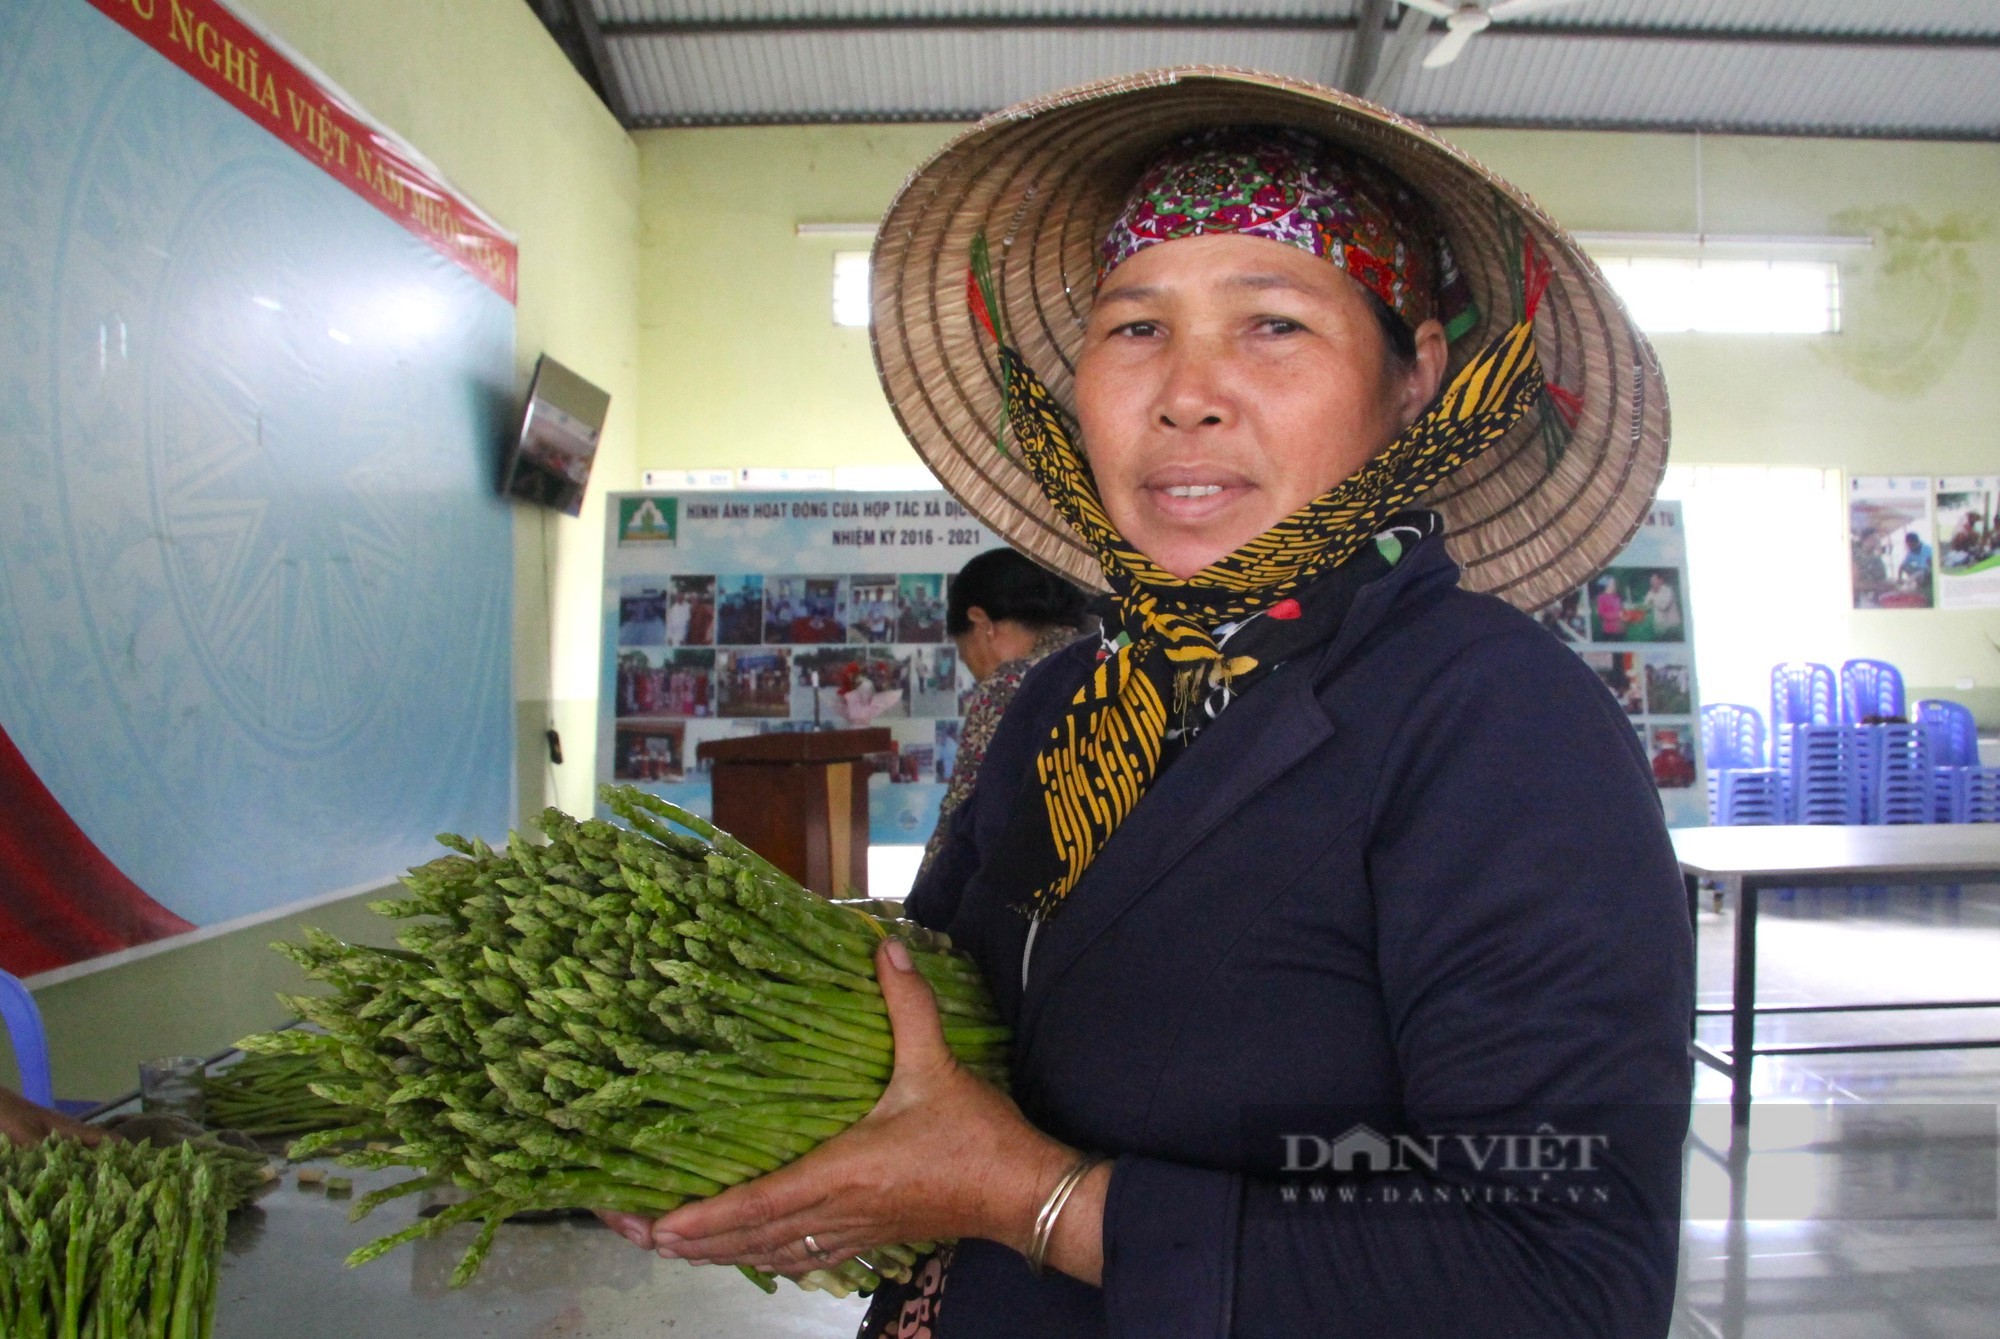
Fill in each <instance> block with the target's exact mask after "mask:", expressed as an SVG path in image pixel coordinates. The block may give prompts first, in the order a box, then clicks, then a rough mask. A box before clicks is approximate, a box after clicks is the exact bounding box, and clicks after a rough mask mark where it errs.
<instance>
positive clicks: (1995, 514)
mask: <svg viewBox="0 0 2000 1339" xmlns="http://www.w3.org/2000/svg"><path fill="white" fill-rule="evenodd" d="M1933 509H1934V511H1933V514H1934V517H1935V524H1936V526H1937V567H1938V575H1937V604H1938V608H1940V609H1990V608H1994V607H1996V606H2000V475H1990V474H1981V475H1960V476H1957V477H1953V478H1944V479H1939V480H1937V488H1936V493H1935V494H1934V501H1933Z"/></svg>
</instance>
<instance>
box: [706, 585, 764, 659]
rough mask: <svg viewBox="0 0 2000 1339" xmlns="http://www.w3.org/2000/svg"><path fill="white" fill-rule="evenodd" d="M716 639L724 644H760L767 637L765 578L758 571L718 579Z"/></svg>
mask: <svg viewBox="0 0 2000 1339" xmlns="http://www.w3.org/2000/svg"><path fill="white" fill-rule="evenodd" d="M715 587H716V606H717V607H716V614H715V640H716V641H717V642H718V643H719V644H721V645H723V646H757V645H759V644H761V643H762V642H763V640H764V578H763V577H762V576H759V575H756V574H754V573H753V574H744V575H738V576H719V577H717V578H716V579H715Z"/></svg>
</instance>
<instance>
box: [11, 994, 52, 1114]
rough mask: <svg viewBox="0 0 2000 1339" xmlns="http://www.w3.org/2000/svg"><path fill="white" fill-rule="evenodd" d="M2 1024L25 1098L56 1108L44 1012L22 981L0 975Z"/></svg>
mask: <svg viewBox="0 0 2000 1339" xmlns="http://www.w3.org/2000/svg"><path fill="white" fill-rule="evenodd" d="M0 1022H4V1023H5V1024H6V1025H7V1040H8V1041H10V1042H12V1043H13V1045H14V1064H15V1067H16V1068H18V1069H19V1070H20V1071H21V1095H22V1096H23V1097H25V1098H27V1099H28V1100H29V1101H30V1102H38V1103H40V1104H41V1105H42V1106H45V1107H53V1106H54V1105H55V1104H56V1097H55V1091H54V1089H53V1088H52V1087H51V1085H50V1082H49V1041H48V1037H47V1036H46V1034H44V1033H43V1031H42V1011H41V1010H40V1009H38V1008H36V1007H35V997H34V996H33V995H30V994H29V993H28V988H27V987H26V986H24V985H22V984H21V982H20V980H19V978H17V977H15V976H14V975H12V974H11V973H8V972H0Z"/></svg>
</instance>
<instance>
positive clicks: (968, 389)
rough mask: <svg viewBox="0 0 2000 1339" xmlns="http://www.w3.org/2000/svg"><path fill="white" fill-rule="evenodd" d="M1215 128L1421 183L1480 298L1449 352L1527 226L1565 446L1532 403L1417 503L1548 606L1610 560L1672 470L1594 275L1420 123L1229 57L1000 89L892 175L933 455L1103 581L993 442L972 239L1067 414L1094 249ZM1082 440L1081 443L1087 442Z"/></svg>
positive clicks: (910, 374) (899, 310) (1509, 290)
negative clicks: (969, 122)
mask: <svg viewBox="0 0 2000 1339" xmlns="http://www.w3.org/2000/svg"><path fill="white" fill-rule="evenodd" d="M1227 125H1282V126H1292V127H1296V128H1298V129H1302V130H1307V131H1310V132H1312V133H1314V134H1317V135H1319V136H1321V137H1322V138H1324V139H1326V140H1329V141H1331V142H1334V143H1336V144H1341V145H1345V146H1348V147H1350V148H1352V149H1355V150H1358V151H1360V152H1362V153H1365V154H1367V155H1369V156H1370V157H1372V158H1374V159H1375V160H1377V161H1378V162H1380V163H1381V164H1382V165H1384V166H1385V167H1387V168H1389V169H1390V170H1391V171H1393V172H1394V173H1396V175H1398V176H1399V177H1401V178H1402V179H1403V181H1404V182H1406V183H1407V184H1408V185H1409V186H1410V187H1411V188H1412V189H1413V190H1415V191H1416V192H1417V193H1418V194H1419V195H1421V196H1423V197H1424V198H1425V199H1427V200H1428V201H1429V202H1430V205H1431V207H1432V208H1433V210H1434V211H1435V212H1436V215H1437V219H1438V223H1439V226H1440V227H1442V228H1443V230H1444V231H1445V233H1446V234H1447V236H1448V237H1449V238H1450V241H1451V245H1452V248H1453V250H1454V251H1455V252H1456V254H1457V258H1458V263H1459V266H1460V268H1461V269H1463V271H1464V272H1465V275H1466V278H1467V280H1468V281H1469V283H1470V284H1471V286H1472V291H1473V295H1474V296H1475V297H1476V298H1477V300H1478V302H1479V307H1480V311H1481V313H1482V315H1481V321H1480V324H1479V325H1478V326H1477V327H1475V328H1474V329H1473V330H1471V331H1470V332H1468V333H1467V334H1465V335H1464V336H1462V337H1461V338H1460V339H1459V340H1458V341H1457V342H1456V343H1455V344H1454V346H1453V357H1454V362H1453V368H1452V370H1454V371H1455V370H1456V367H1457V363H1458V361H1459V360H1462V359H1464V358H1467V357H1469V356H1470V355H1471V354H1472V353H1473V352H1476V351H1477V350H1478V349H1480V348H1481V347H1482V346H1484V345H1485V344H1486V343H1487V342H1488V341H1489V340H1491V339H1492V338H1493V337H1494V336H1495V335H1497V334H1499V333H1500V332H1501V331H1503V330H1504V329H1506V327H1507V326H1508V325H1509V324H1510V323H1511V321H1512V320H1513V319H1514V313H1515V311H1516V310H1517V305H1516V298H1515V293H1514V284H1515V282H1516V276H1517V275H1518V272H1519V270H1518V256H1519V244H1518V240H1516V239H1518V238H1519V237H1520V236H1521V235H1523V234H1525V235H1526V236H1528V237H1530V238H1532V239H1533V241H1534V243H1535V245H1536V247H1537V248H1539V250H1540V252H1541V254H1542V256H1543V257H1544V258H1545V259H1546V260H1547V262H1548V264H1549V265H1550V267H1551V276H1550V281H1549V286H1548V290H1547V293H1546V294H1545V295H1544V297H1543V299H1542V303H1541V306H1540V309H1539V312H1538V314H1537V317H1536V322H1535V342H1536V346H1537V348H1538V349H1539V351H1540V354H1541V361H1542V366H1543V369H1544V372H1545V373H1546V375H1547V377H1548V380H1549V381H1550V383H1551V384H1552V385H1554V386H1556V387H1560V388H1562V389H1563V390H1565V391H1567V392H1571V393H1574V395H1575V396H1576V397H1577V398H1578V402H1580V408H1578V409H1577V411H1576V416H1575V421H1574V426H1573V430H1572V431H1571V433H1570V434H1569V437H1568V441H1567V444H1566V445H1559V446H1557V447H1552V445H1551V443H1552V442H1555V443H1560V440H1561V439H1560V437H1559V436H1557V435H1553V434H1549V433H1545V432H1544V430H1543V428H1542V425H1541V422H1540V419H1541V415H1539V414H1537V413H1535V412H1532V411H1531V412H1530V413H1529V414H1528V415H1527V416H1526V417H1525V418H1524V419H1523V421H1522V422H1521V423H1520V424H1518V425H1517V426H1516V427H1515V428H1514V430H1513V431H1512V432H1510V433H1509V434H1508V435H1507V436H1506V437H1505V438H1504V439H1502V440H1501V441H1499V442H1497V443H1495V444H1494V445H1493V446H1491V447H1489V448H1488V449H1487V450H1486V451H1485V452H1484V453H1483V454H1481V455H1479V456H1478V457H1476V458H1475V459H1474V460H1472V461H1471V462H1470V463H1469V464H1467V465H1465V466H1464V467H1463V468H1461V469H1460V470H1458V471H1457V472H1456V473H1454V474H1453V475H1451V476H1450V477H1448V478H1447V479H1446V480H1445V481H1444V482H1443V483H1442V484H1440V485H1439V486H1438V487H1437V488H1435V489H1434V490H1432V492H1431V493H1430V494H1428V495H1427V496H1426V498H1425V500H1424V501H1425V505H1427V506H1432V507H1435V508H1436V509H1437V510H1438V511H1440V512H1442V513H1443V515H1444V518H1445V521H1446V527H1447V534H1448V538H1447V544H1448V546H1449V548H1450V551H1451V554H1452V556H1453V557H1454V558H1455V559H1457V560H1458V562H1459V564H1460V565H1461V567H1463V569H1464V576H1463V578H1462V581H1463V584H1464V585H1465V586H1466V587H1467V588H1468V589H1472V590H1482V591H1490V592H1492V593H1493V594H1495V595H1499V596H1501V597H1502V598H1504V599H1506V600H1507V601H1509V602H1510V603H1512V604H1514V605H1516V606H1518V607H1520V608H1523V609H1538V608H1540V607H1542V606H1543V605H1545V604H1548V603H1549V602H1550V601H1552V600H1554V599H1555V598H1556V597H1558V596H1560V595H1562V594H1563V593H1564V592H1566V591H1568V590H1571V589H1573V588H1575V587H1576V586H1579V585H1581V584H1582V583H1583V582H1584V581H1586V580H1588V579H1589V578H1590V577H1591V576H1592V575H1593V574H1594V573H1596V572H1597V571H1599V570H1600V569H1602V568H1603V567H1604V566H1605V564H1607V563H1608V562H1610V560H1611V559H1612V557H1613V556H1614V555H1616V554H1617V552H1618V551H1619V550H1620V549H1621V548H1623V547H1624V546H1625V544H1626V542H1627V541H1628V540H1630V539H1631V537H1632V535H1633V533H1634V532H1635V531H1636V530H1637V529H1638V527H1639V523H1640V521H1641V520H1643V519H1644V517H1645V514H1646V510H1647V508H1648V506H1649V505H1650V504H1651V502H1652V499H1653V494H1654V491H1655V490H1656V489H1657V487H1658V485H1659V481H1660V475H1661V472H1662V471H1663V470H1664V469H1665V468H1666V459H1667V390H1666V383H1665V381H1664V380H1663V379H1662V377H1661V375H1660V366H1659V362H1658V360H1657V359H1656V358H1655V357H1654V355H1653V350H1652V348H1651V346H1650V345H1648V344H1647V342H1646V339H1645V336H1643V335H1642V334H1640V333H1639V329H1638V327H1637V326H1636V325H1635V324H1633V322H1632V319H1631V317H1630V316H1628V315H1627V314H1626V312H1625V308H1624V306H1623V305H1622V304H1621V303H1620V302H1619V300H1618V297H1617V295H1616V294H1615V293H1613V292H1612V290H1611V287H1610V285H1609V284H1608V283H1606V282H1605V279H1604V276H1603V275H1602V274H1600V273H1599V272H1598V269H1597V267H1596V266H1595V265H1594V264H1592V263H1591V261H1590V259H1589V257H1587V256H1585V255H1584V253H1583V251H1582V249H1581V248H1579V247H1578V246H1577V244H1576V242H1575V240H1574V239H1573V238H1571V237H1570V236H1569V234H1568V233H1566V232H1564V231H1563V230H1562V229H1561V228H1560V227H1558V226H1557V225H1556V224H1555V223H1554V221H1552V220H1551V219H1550V218H1549V217H1548V216H1547V215H1545V214H1544V213H1542V211H1541V210H1540V209H1539V208H1537V207H1536V205H1535V204H1534V202H1533V201H1531V200H1529V199H1528V197H1527V196H1526V195H1524V194H1523V193H1522V192H1521V191H1519V190H1517V189H1516V188H1515V187H1513V186H1510V185H1509V184H1507V183H1506V182H1505V181H1502V180H1501V179H1500V178H1499V177H1498V176H1496V175H1494V174H1493V173H1492V172H1491V171H1489V170H1487V169H1486V168H1484V167H1482V166H1480V164H1478V163H1477V162H1475V161H1473V160H1472V159H1471V158H1470V157H1468V156H1467V155H1466V154H1464V153H1463V152H1461V151H1460V150H1458V149H1456V148H1454V147H1452V146H1451V145H1449V144H1447V143H1445V142H1444V141H1443V140H1441V139H1439V138H1438V137H1437V136H1436V135H1433V134H1432V133H1431V132H1430V131H1428V130H1426V129H1424V127H1422V126H1420V125H1417V124H1415V123H1414V122H1411V121H1406V120H1404V119H1403V118H1402V117H1399V116H1397V115H1396V114H1395V113H1393V112H1390V111H1387V110H1385V109H1384V108H1381V107H1378V106H1376V105H1374V104H1373V103H1369V102H1364V101H1362V100H1361V99H1359V98H1354V97H1349V96H1348V95H1346V94H1344V93H1338V92H1335V91H1333V90H1331V89H1326V88H1320V87H1318V86H1317V85H1314V84H1308V83H1303V82H1300V81H1297V80H1290V79H1283V78H1279V77H1277V76H1274V75H1265V74H1257V73H1252V72H1248V71H1242V70H1228V69H1213V68H1186V69H1174V70H1159V71H1154V72H1151V73H1147V74H1138V75H1130V76H1125V77H1122V78H1118V79H1110V80H1105V81H1103V82H1100V83H1094V84H1086V85H1083V86H1082V87H1079V88H1073V89H1069V90H1066V91H1064V92H1061V93H1055V94H1051V95H1049V96H1047V97H1043V98H1038V99H1035V100H1034V101H1031V102H1025V103H1022V104H1020V105H1018V106H1014V107H1010V108H1008V109H1007V110H1005V111H1001V112H996V113H995V114H994V115H992V116H989V117H987V118H986V119H985V120H984V121H981V122H980V123H979V124H978V125H976V126H974V127H973V128H972V129H970V130H968V131H966V132H965V133H964V134H962V135H960V136H958V137H957V138H956V139H954V140H952V141H951V142H950V143H949V144H947V145H946V146H945V147H944V148H943V149H941V150H939V152H938V153H937V155H936V156H935V157H933V158H932V159H931V160H930V162H928V163H926V164H925V165H924V166H923V167H921V168H919V169H918V170H917V171H916V172H915V173H914V174H912V175H911V177H910V179H909V180H908V181H907V182H906V183H904V185H903V189H902V190H901V191H900V192H899V193H898V194H897V196H896V199H895V200H894V202H893V203H892V204H891V205H890V206H889V212H888V214H887V215H886V216H885V217H884V219H883V221H882V226H881V229H880V230H879V231H878V232H877V234H876V237H875V251H874V299H873V302H874V322H873V341H874V347H875V365H876V369H877V371H878V372H879V373H880V374H881V378H882V386H883V389H884V390H885V391H887V393H888V396H889V403H890V404H891V406H892V407H893V408H894V410H895V412H896V417H897V419H898V420H899V421H900V422H901V423H902V426H903V431H904V432H906V433H907V434H909V438H910V440H911V442H912V443H914V444H915V446H916V448H917V452H918V454H919V455H921V456H922V457H923V459H924V461H925V463H926V464H928V465H929V466H930V468H931V470H932V471H933V472H934V473H935V474H936V475H937V476H938V478H939V480H940V481H942V482H943V484H944V486H945V487H946V488H948V489H949V490H951V492H952V494H953V496H955V497H957V498H958V500H959V501H961V502H963V503H964V504H965V505H966V507H967V508H968V509H970V510H971V511H972V513H973V514H974V515H976V516H978V517H979V518H980V519H981V520H982V521H984V522H985V523H986V524H987V525H989V526H991V527H992V528H993V529H994V530H995V531H996V532H998V533H999V534H1000V535H1001V536H1002V537H1003V538H1005V539H1006V540H1007V541H1008V542H1009V543H1011V544H1012V545H1013V546H1014V547H1015V548H1017V549H1020V550H1021V551H1022V552H1023V553H1026V554H1027V555H1029V556H1030V557H1032V558H1035V559H1036V560H1038V561H1040V562H1041V563H1043V564H1044V565H1046V566H1048V567H1050V568H1053V569H1054V570H1056V571H1058V572H1061V573H1063V574H1064V575H1065V576H1068V577H1070V578H1071V579H1073V580H1075V581H1078V582H1081V583H1083V584H1084V585H1086V586H1089V587H1093V588H1097V589H1102V588H1103V584H1104V583H1103V577H1102V574H1101V573H1100V572H1099V570H1098V565H1097V560H1096V558H1095V557H1094V556H1093V555H1092V553H1091V551H1090V550H1089V549H1088V548H1087V547H1085V545H1084V544H1083V541H1082V540H1081V539H1080V538H1078V536H1077V535H1076V533H1075V532H1074V531H1072V530H1071V529H1070V528H1069V527H1068V526H1067V525H1066V524H1065V523H1064V522H1063V521H1062V520H1061V519H1060V518H1059V517H1057V515H1056V513H1055V509H1054V508H1053V507H1051V506H1050V505H1049V502H1048V500H1047V499H1046V498H1044V497H1043V496H1042V493H1041V490H1040V489H1039V488H1038V487H1037V486H1036V484H1035V482H1034V480H1033V479H1032V478H1031V477H1030V476H1029V474H1028V472H1027V470H1026V469H1024V468H1023V467H1022V466H1021V465H1020V463H1019V462H1018V460H1017V459H1016V457H1015V456H1014V455H1012V454H1010V453H1009V452H1003V451H1002V450H1001V449H1000V440H1001V436H1000V428H1001V396H1000V382H999V365H998V362H997V359H996V357H995V353H994V349H993V345H992V341H991V340H990V339H989V338H987V337H986V336H985V334H984V331H983V330H981V329H980V328H979V327H978V325H977V324H976V322H975V320H974V318H973V315H972V312H971V310H970V308H969V306H968V303H967V300H966V274H967V269H968V266H969V265H970V249H971V246H972V241H973V238H975V237H977V236H978V235H980V234H981V233H984V234H985V236H986V239H987V244H988V246H989V248H990V250H991V253H992V263H993V277H994V286H995V289H996V295H997V300H998V302H999V304H1000V306H1001V307H1002V308H1003V309H1004V311H1005V314H1006V324H1007V327H1008V329H1009V330H1010V331H1011V332H1012V335H1013V338H1014V340H1015V342H1016V345H1017V347H1018V348H1019V351H1020V353H1021V354H1022V356H1023V357H1024V358H1026V359H1027V361H1028V364H1029V365H1030V366H1031V367H1033V368H1034V370H1035V371H1036V372H1037V373H1038V374H1039V375H1040V376H1041V378H1042V380H1043V381H1044V382H1045V383H1046V384H1047V386H1048V388H1049V390H1050V392H1051V393H1052V394H1054V395H1055V397H1056V398H1057V399H1058V400H1059V401H1061V402H1062V404H1063V405H1064V406H1065V408H1068V409H1070V410H1071V411H1072V412H1073V411H1074V408H1075V405H1074V400H1073V396H1072V386H1073V378H1072V370H1073V368H1074V366H1075V359H1076V352H1077V349H1078V346H1079V345H1080V344H1081V342H1082V337H1083V328H1084V321H1085V319H1086V317H1087V316H1088V315H1089V311H1090V303H1091V296H1092V292H1093V290H1094V288H1095V284H1096V266H1097V261H1098V245H1099V243H1100V242H1102V241H1103V239H1104V235H1105V233H1106V232H1107V231H1108V230H1109V228H1110V226H1111V223H1112V221H1113V220H1114V219H1115V218H1116V217H1117V215H1118V212H1119V210H1120V209H1121V208H1122V207H1123V205H1124V203H1125V198H1126V195H1127V193H1128V192H1129V191H1130V189H1131V187H1132V185H1133V183H1134V182H1135V181H1136V180H1137V179H1138V176H1139V173H1140V172H1141V171H1142V170H1143V168H1144V167H1145V165H1146V164H1147V162H1148V161H1149V160H1150V159H1151V158H1152V157H1153V155H1155V154H1156V153H1157V152H1158V151H1159V150H1160V149H1162V148H1163V147H1164V146H1165V145H1166V144H1167V143H1168V142H1169V141H1171V140H1173V139H1175V138H1177V137H1179V136H1181V135H1184V134H1187V133H1189V132H1191V131H1194V130H1199V129H1202V128H1205V127H1212V126H1227ZM1086 446H1087V444H1086Z"/></svg>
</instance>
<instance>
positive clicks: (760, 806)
mask: <svg viewBox="0 0 2000 1339" xmlns="http://www.w3.org/2000/svg"><path fill="white" fill-rule="evenodd" d="M894 748H895V745H894V743H893V742H891V739H890V735H889V732H888V731H887V730H886V729H880V728H878V729H873V730H815V731H810V732H807V731H800V732H797V733H787V734H776V735H750V736H747V737H745V738H742V739H712V740H709V741H707V742H705V743H702V744H699V745H697V746H696V747H695V756H696V757H697V758H701V759H706V760H708V761H710V762H712V763H713V764H714V769H713V771H712V772H711V776H710V780H711V784H712V786H713V789H714V793H715V825H716V826H717V827H719V828H721V829H723V830H724V831H725V832H730V833H733V834H735V836H736V837H737V838H738V839H739V840H741V841H742V842H743V844H744V845H746V846H748V847H749V848H750V849H751V850H753V851H755V852H757V854H759V855H761V856H763V857H764V858H765V859H766V860H768V861H770V862H771V863H772V864H774V865H776V866H777V867H778V868H779V869H781V870H783V871H785V873H787V874H789V875H791V876H792V877H793V878H795V879H797V880H798V881H799V882H800V883H802V884H804V885H805V886H806V887H808V888H810V889H812V890H813V891H814V892H816V893H819V894H820V895H822V896H824V897H866V896H867V895H868V755H869V754H871V753H888V752H890V751H891V750H892V749H894Z"/></svg>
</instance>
